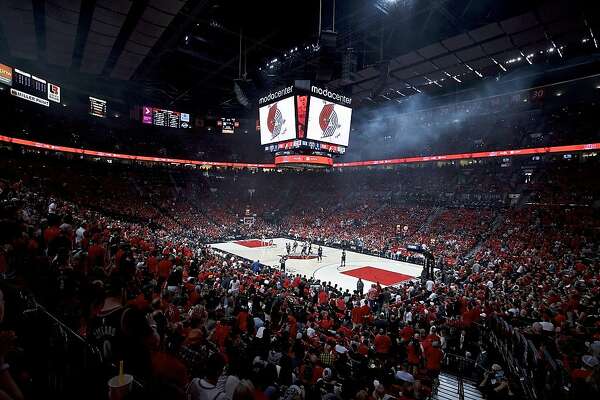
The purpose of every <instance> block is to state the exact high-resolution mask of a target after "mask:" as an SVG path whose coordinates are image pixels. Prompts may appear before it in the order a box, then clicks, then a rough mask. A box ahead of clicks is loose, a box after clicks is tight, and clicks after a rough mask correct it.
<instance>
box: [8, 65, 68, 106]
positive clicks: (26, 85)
mask: <svg viewBox="0 0 600 400" xmlns="http://www.w3.org/2000/svg"><path fill="white" fill-rule="evenodd" d="M10 93H11V94H12V95H13V96H16V97H19V98H22V99H24V100H28V101H31V102H33V103H37V104H41V105H43V106H46V107H49V106H50V101H53V102H55V103H60V86H58V85H55V84H53V83H49V82H47V81H46V80H45V79H42V78H40V77H37V76H35V75H32V74H30V73H28V72H25V71H23V70H20V69H18V68H15V69H14V70H13V73H12V88H11V89H10Z"/></svg>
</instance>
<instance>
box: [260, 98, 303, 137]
mask: <svg viewBox="0 0 600 400" xmlns="http://www.w3.org/2000/svg"><path fill="white" fill-rule="evenodd" d="M294 99H295V97H294V96H291V97H287V98H284V99H281V100H278V101H276V102H273V103H271V104H269V105H266V106H263V107H261V108H259V110H258V114H259V118H260V144H261V145H265V144H271V143H277V142H282V141H285V140H293V139H296V107H295V104H294Z"/></svg>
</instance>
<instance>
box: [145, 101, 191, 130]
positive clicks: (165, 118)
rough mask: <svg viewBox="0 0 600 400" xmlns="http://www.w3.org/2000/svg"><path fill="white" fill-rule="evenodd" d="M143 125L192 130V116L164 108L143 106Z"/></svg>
mask: <svg viewBox="0 0 600 400" xmlns="http://www.w3.org/2000/svg"><path fill="white" fill-rule="evenodd" d="M142 123H144V124H148V125H154V126H164V127H167V128H184V129H188V128H191V127H192V125H191V123H190V114H187V113H182V112H178V111H172V110H165V109H162V108H156V107H149V106H143V107H142Z"/></svg>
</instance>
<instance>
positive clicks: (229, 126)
mask: <svg viewBox="0 0 600 400" xmlns="http://www.w3.org/2000/svg"><path fill="white" fill-rule="evenodd" d="M217 125H220V126H221V132H222V133H233V132H235V128H239V127H240V123H239V122H238V121H237V120H236V119H235V118H221V120H220V121H218V123H217Z"/></svg>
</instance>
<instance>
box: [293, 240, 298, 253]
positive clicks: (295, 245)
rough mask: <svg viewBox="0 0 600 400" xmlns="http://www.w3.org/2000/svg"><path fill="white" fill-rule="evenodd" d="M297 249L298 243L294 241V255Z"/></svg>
mask: <svg viewBox="0 0 600 400" xmlns="http://www.w3.org/2000/svg"><path fill="white" fill-rule="evenodd" d="M297 249H298V242H296V241H295V240H294V247H293V251H294V253H295V252H296V250H297Z"/></svg>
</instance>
